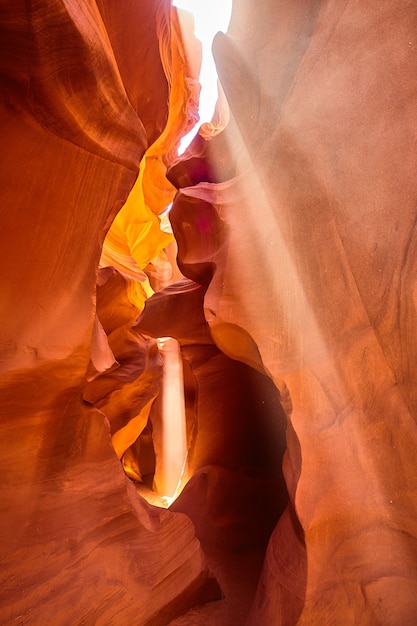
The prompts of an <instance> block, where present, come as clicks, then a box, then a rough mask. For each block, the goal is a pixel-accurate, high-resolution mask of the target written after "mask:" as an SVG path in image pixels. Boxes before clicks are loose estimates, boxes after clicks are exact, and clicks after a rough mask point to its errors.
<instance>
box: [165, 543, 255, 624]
mask: <svg viewBox="0 0 417 626" xmlns="http://www.w3.org/2000/svg"><path fill="white" fill-rule="evenodd" d="M203 550H204V552H205V554H206V556H207V561H208V564H209V567H210V569H211V571H212V572H213V574H214V575H215V576H216V578H217V580H218V582H219V584H220V587H221V588H222V591H223V594H224V596H225V597H224V599H223V600H218V601H216V602H209V603H208V604H205V605H204V606H199V607H195V608H193V609H191V610H190V611H188V613H186V614H185V615H182V616H181V617H178V618H177V619H175V620H173V621H171V622H169V625H168V626H212V625H216V626H244V624H245V622H246V618H247V617H248V615H249V611H250V608H251V605H252V601H253V598H254V596H255V592H256V587H257V584H258V579H259V576H260V571H261V568H262V562H263V558H264V553H263V552H259V551H252V550H251V551H248V552H240V553H225V552H220V551H217V550H212V549H209V548H207V547H204V546H203Z"/></svg>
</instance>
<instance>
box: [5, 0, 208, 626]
mask: <svg viewBox="0 0 417 626" xmlns="http://www.w3.org/2000/svg"><path fill="white" fill-rule="evenodd" d="M114 8H115V5H114V3H112V2H102V1H100V2H97V3H96V2H94V1H93V0H91V1H88V2H82V3H80V2H77V1H72V0H71V1H68V2H63V1H61V0H50V1H49V0H48V1H43V0H38V1H35V2H30V3H27V2H20V1H17V2H15V1H13V2H3V3H2V5H1V9H0V13H1V17H0V21H1V24H2V26H1V30H2V35H1V37H0V57H1V61H0V64H1V79H0V80H1V93H2V98H1V103H0V119H1V128H2V139H1V141H2V164H1V167H0V188H1V207H2V208H1V229H0V237H1V244H0V256H1V267H2V272H1V287H0V293H1V305H2V306H1V319H2V322H1V331H0V345H1V372H2V375H1V395H0V398H1V400H0V406H1V426H0V428H1V441H2V450H1V454H0V474H1V486H0V489H1V497H0V502H1V509H2V511H1V533H0V537H1V538H0V542H1V549H0V552H1V574H0V578H1V585H0V587H1V590H0V596H1V599H0V622H1V623H2V624H11V623H17V622H18V621H19V622H21V623H26V624H52V623H54V624H62V625H63V624H81V623H82V624H87V623H88V624H110V623H114V624H115V623H119V624H126V623H129V622H132V621H134V622H135V623H137V624H165V623H166V622H167V621H169V618H170V617H172V616H175V615H176V614H178V613H179V612H181V610H185V609H186V608H188V606H189V605H190V604H193V603H195V602H196V601H198V600H201V599H204V598H205V599H207V598H208V597H213V593H214V594H216V593H218V590H217V588H216V586H215V585H214V587H213V586H212V582H211V579H210V576H209V574H208V571H207V567H206V564H205V559H204V556H203V554H202V552H201V549H200V545H199V543H198V541H197V540H196V538H195V534H194V529H193V527H192V524H191V522H190V521H189V520H187V518H186V517H185V516H179V515H174V514H172V513H169V512H167V511H164V510H157V509H151V508H150V507H149V506H148V505H147V504H146V502H144V501H143V500H141V499H139V498H138V496H137V494H136V491H135V490H134V488H133V486H132V485H131V483H129V481H127V479H126V477H125V475H124V474H123V471H122V468H121V465H120V462H119V460H118V459H117V456H116V453H115V450H114V449H113V447H112V445H111V439H110V427H109V422H108V421H107V419H106V416H105V415H104V413H103V412H101V411H99V410H97V409H96V408H93V407H92V406H91V405H90V406H89V405H88V404H86V403H85V402H84V401H83V400H82V399H81V393H82V390H83V388H84V387H85V384H86V381H87V379H88V380H91V379H92V378H93V377H94V376H95V375H96V374H97V373H98V372H101V371H102V370H106V369H107V368H109V367H116V366H117V364H115V361H114V354H113V353H112V352H111V350H110V348H109V345H108V342H107V339H106V338H105V335H104V333H103V330H102V327H101V326H100V325H99V324H97V323H94V317H95V291H96V278H97V268H98V263H99V259H100V253H101V246H102V243H103V239H104V235H105V233H106V231H107V229H108V227H109V225H110V223H111V221H112V219H113V218H114V216H115V215H116V212H117V211H118V210H119V209H120V208H121V207H122V205H123V204H124V203H125V201H126V198H127V196H128V194H129V192H130V190H131V188H132V186H133V184H134V182H135V180H136V178H137V175H138V171H139V164H140V161H141V159H142V157H143V155H144V153H145V150H146V149H147V148H148V146H149V145H150V144H151V143H152V142H153V141H154V139H155V138H157V137H158V136H159V135H160V134H161V132H162V131H163V130H164V129H165V126H166V122H167V120H168V117H169V111H168V94H169V91H170V86H169V84H168V81H167V78H166V75H165V69H168V66H166V68H164V67H163V60H162V58H161V56H160V46H161V47H164V46H165V47H166V46H167V45H168V48H169V42H170V39H169V38H170V37H171V30H170V24H171V8H170V3H169V2H166V1H165V0H164V1H162V0H161V1H157V2H155V1H154V0H152V1H147V2H142V3H140V7H139V4H138V3H136V2H124V3H122V4H120V5H119V4H118V5H117V12H116V13H115V12H114ZM161 24H164V25H165V27H166V28H165V30H164V31H163V33H161V32H160V31H159V30H158V29H160V27H161ZM164 38H165V41H164ZM149 61H151V62H149ZM164 62H165V64H166V63H167V62H169V59H168V61H167V59H164ZM138 77H139V79H140V80H138ZM177 95H179V94H177ZM183 96H184V97H185V96H186V94H183ZM184 115H185V117H186V119H185V121H184V125H187V124H188V118H187V107H186V106H185V107H184ZM127 306H128V307H129V306H130V307H131V308H132V306H131V303H128V304H127ZM133 308H134V307H133ZM137 312H138V311H137V309H136V314H137ZM130 313H131V311H130ZM149 341H151V340H149ZM149 341H148V343H149ZM137 343H138V345H141V344H140V342H139V341H138V342H137ZM145 343H146V341H145ZM114 345H115V346H116V348H118V349H120V345H118V344H117V341H116V342H114ZM127 352H128V351H127ZM90 358H91V360H92V362H90ZM139 360H140V354H139ZM137 361H138V359H136V361H135V360H134V359H133V360H132V359H131V360H130V362H129V359H128V358H127V357H126V355H125V361H124V362H122V366H123V367H124V369H123V368H122V369H123V371H124V372H126V370H128V372H130V373H131V372H132V371H134V368H135V367H138V366H137ZM116 378H117V377H116ZM133 395H134V394H133ZM106 408H107V407H106ZM110 413H112V411H111V410H109V417H110V418H111V415H110ZM113 418H114V420H115V421H116V424H118V421H117V420H118V419H119V420H120V419H121V416H120V415H116V416H115V415H113ZM111 421H112V420H111ZM172 536H175V537H176V541H175V543H173V542H172ZM207 594H208V595H207Z"/></svg>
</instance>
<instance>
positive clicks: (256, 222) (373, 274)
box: [172, 0, 417, 626]
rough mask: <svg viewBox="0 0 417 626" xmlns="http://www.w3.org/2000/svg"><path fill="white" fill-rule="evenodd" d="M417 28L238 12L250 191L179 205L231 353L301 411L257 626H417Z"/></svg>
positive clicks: (379, 16) (314, 11) (241, 128)
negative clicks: (223, 238)
mask: <svg viewBox="0 0 417 626" xmlns="http://www.w3.org/2000/svg"><path fill="white" fill-rule="evenodd" d="M416 20H417V12H416V10H415V8H414V6H413V5H411V4H410V3H407V4H406V5H404V4H403V3H394V4H393V3H391V2H380V3H378V5H377V6H374V5H372V7H371V5H366V6H365V5H363V4H355V3H350V2H344V3H340V2H326V3H324V2H320V1H318V2H308V3H307V2H296V3H293V2H287V1H282V2H272V1H271V2H268V1H266V2H263V3H262V4H261V5H259V4H256V5H255V4H253V3H250V2H248V1H246V0H236V1H235V2H234V8H233V16H232V21H231V25H230V29H229V32H228V35H221V34H220V35H218V36H217V39H216V40H215V42H214V51H215V56H216V61H217V66H218V71H219V74H220V79H221V81H222V85H223V89H224V91H225V94H226V97H227V100H228V103H229V106H230V110H231V115H232V117H233V118H234V132H235V134H236V135H237V137H236V142H238V144H239V145H240V146H242V150H241V151H240V153H239V154H238V157H237V170H236V176H235V177H233V178H232V179H229V180H228V182H223V183H218V184H213V182H216V181H213V179H211V181H209V183H208V184H206V183H204V182H200V181H198V182H199V184H198V185H196V186H194V187H192V188H186V189H182V190H181V194H180V195H179V196H178V197H177V199H176V202H175V205H174V208H173V211H172V221H173V224H174V232H175V234H176V236H177V239H178V241H179V244H180V247H179V265H180V268H182V270H183V272H184V273H187V274H188V272H189V268H190V272H189V273H190V275H191V274H192V277H193V279H194V280H198V278H197V277H198V276H201V277H202V279H203V280H206V276H205V274H206V273H207V268H208V267H210V268H211V270H213V268H214V274H213V277H212V278H211V281H210V284H209V286H208V289H207V293H206V296H205V312H206V318H207V319H208V321H209V323H210V327H211V331H212V335H213V337H214V339H215V341H216V343H217V345H218V346H219V347H220V348H221V349H222V350H223V352H224V353H226V354H228V355H230V356H232V357H233V358H240V359H242V360H243V361H245V362H247V363H248V364H251V365H253V366H254V367H256V366H258V367H262V365H263V366H264V367H265V368H266V370H267V371H268V372H269V373H270V374H271V376H272V377H273V379H274V381H275V384H276V386H277V387H278V388H279V389H280V390H281V395H282V398H283V400H284V404H285V406H286V412H287V418H288V429H287V452H286V456H285V459H284V473H285V477H286V482H287V487H288V489H289V495H290V500H291V506H290V508H289V510H288V514H286V515H284V516H283V517H282V519H281V520H280V522H279V524H278V525H277V528H276V530H275V531H274V535H273V537H272V539H271V543H270V546H269V550H268V555H267V559H266V563H265V568H264V574H263V578H262V580H261V584H260V586H259V592H258V598H257V601H256V603H255V605H254V607H253V612H252V618H251V624H254V625H257V624H260V623H262V624H278V623H285V624H294V623H297V624H306V625H307V624H308V625H309V626H310V625H312V624H317V625H318V624H324V623H328V624H330V623H331V624H336V623H337V624H339V623H343V624H375V623H377V624H398V625H399V624H410V625H411V624H413V623H414V622H415V619H416V615H417V604H416V584H417V578H416V574H417V569H416V567H417V554H416V535H417V527H416V523H415V520H416V476H417V474H416V461H415V454H414V449H415V443H416V426H415V415H416V395H415V390H416V388H417V387H416V380H415V374H414V369H415V368H414V367H413V364H414V363H415V361H416V358H415V357H416V342H415V340H414V332H413V327H414V323H415V310H416V309H415V299H414V296H413V289H414V287H413V284H414V283H413V280H414V279H413V276H414V273H415V262H416V256H415V228H414V225H415V209H414V207H415V199H416V192H417V188H416V183H415V178H414V175H413V172H414V169H415V165H416V152H415V147H414V139H413V137H414V134H415V129H416V123H417V118H416V112H415V101H416V95H417V93H416V87H417V85H416V77H415V63H416V56H415V54H416V53H415V50H416V48H415V45H416V44H415V40H414V37H413V33H414V31H415V27H416ZM242 85H244V89H242ZM215 141H216V139H214V140H213V142H215ZM232 151H233V146H232V147H231V152H232ZM211 152H212V153H214V152H215V147H214V146H213V147H212V148H211ZM223 156H224V155H223ZM214 162H216V161H215V159H214ZM217 178H218V179H220V180H224V179H225V178H226V177H222V176H221V174H218V175H217ZM196 182H197V181H196ZM190 206H192V207H193V210H191V209H190ZM207 207H211V208H210V209H209V208H207ZM213 208H215V209H216V213H213ZM191 213H192V214H193V217H192V220H190V214H191ZM208 214H209V215H210V224H214V225H215V229H214V239H213V238H207V239H209V241H208V243H207V245H205V246H204V241H205V240H203V235H202V228H201V226H199V219H200V216H201V221H203V222H204V223H205V222H206V221H207V219H206V216H207V215H208ZM185 227H186V228H185ZM193 229H196V230H198V233H199V237H200V238H199V240H198V241H199V244H200V246H197V245H196V243H195V242H196V237H197V236H196V234H195V233H194V230H193ZM226 230H227V232H228V241H227V242H226V243H224V245H223V246H222V245H221V244H220V243H219V239H218V233H220V232H222V231H223V232H224V231H226ZM200 249H201V251H200V253H198V250H200ZM246 334H248V335H249V336H250V337H251V338H252V340H253V343H254V345H256V347H257V348H258V349H259V355H258V354H257V350H255V349H253V346H251V344H250V342H248V341H246V340H245V336H246ZM261 361H262V365H261ZM285 399H287V401H285ZM294 510H295V512H296V518H295V515H294ZM296 520H298V521H296ZM298 523H299V524H300V528H299V527H298ZM300 530H301V531H302V532H300ZM303 542H305V548H304V547H303Z"/></svg>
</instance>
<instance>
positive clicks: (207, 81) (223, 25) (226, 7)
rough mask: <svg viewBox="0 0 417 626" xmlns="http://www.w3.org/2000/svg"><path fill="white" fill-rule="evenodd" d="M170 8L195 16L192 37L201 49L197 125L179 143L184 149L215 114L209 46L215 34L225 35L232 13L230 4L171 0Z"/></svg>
mask: <svg viewBox="0 0 417 626" xmlns="http://www.w3.org/2000/svg"><path fill="white" fill-rule="evenodd" d="M173 4H174V5H175V6H177V7H179V8H181V9H184V10H186V11H189V12H190V13H192V14H193V15H194V20H195V36H196V37H197V39H199V40H200V41H201V43H202V46H203V60H202V66H201V73H200V83H201V95H200V107H199V113H200V122H199V124H197V128H196V129H194V130H193V131H192V132H191V133H189V134H188V135H187V138H184V139H183V142H182V143H183V145H184V147H185V145H188V143H189V142H190V141H191V138H192V137H193V136H194V135H195V134H196V133H197V131H198V127H199V126H200V125H201V124H202V123H204V122H209V121H210V120H211V118H212V116H213V113H214V108H215V105H216V100H217V73H216V66H215V63H214V59H213V55H212V52H211V45H212V42H213V38H214V36H215V34H216V33H217V32H219V31H222V32H226V31H227V27H228V25H229V21H230V15H231V12H232V0H174V2H173ZM184 140H185V141H184Z"/></svg>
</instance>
